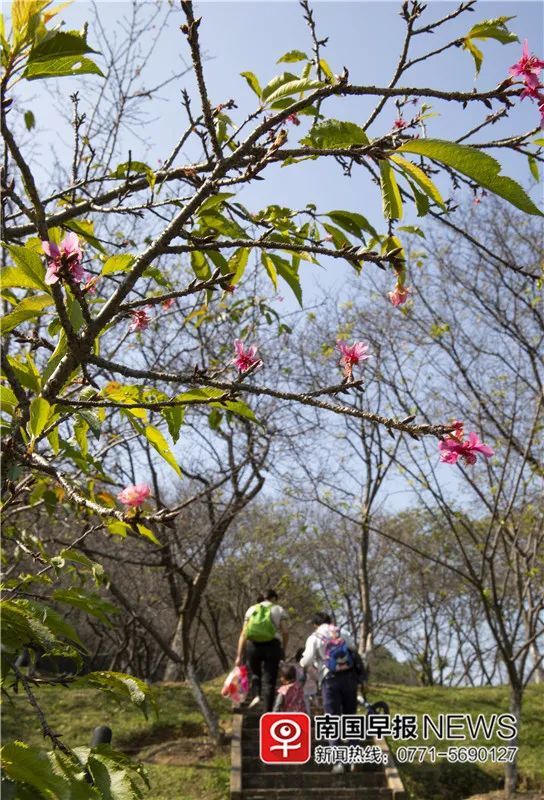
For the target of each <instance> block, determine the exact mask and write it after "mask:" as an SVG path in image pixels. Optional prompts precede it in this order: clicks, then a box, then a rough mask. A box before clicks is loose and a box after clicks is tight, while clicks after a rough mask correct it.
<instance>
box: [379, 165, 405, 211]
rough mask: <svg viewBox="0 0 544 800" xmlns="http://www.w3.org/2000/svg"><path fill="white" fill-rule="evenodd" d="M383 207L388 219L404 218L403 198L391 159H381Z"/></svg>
mask: <svg viewBox="0 0 544 800" xmlns="http://www.w3.org/2000/svg"><path fill="white" fill-rule="evenodd" d="M380 175H381V181H380V184H381V190H382V208H383V213H384V216H385V217H386V218H387V219H402V200H401V196H400V191H399V187H398V185H397V181H396V179H395V174H394V172H393V169H392V167H391V164H390V163H389V161H384V160H381V161H380Z"/></svg>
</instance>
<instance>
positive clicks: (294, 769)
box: [242, 755, 384, 775]
mask: <svg viewBox="0 0 544 800" xmlns="http://www.w3.org/2000/svg"><path fill="white" fill-rule="evenodd" d="M242 770H243V774H244V775H248V774H250V773H262V772H266V773H269V774H270V773H274V772H282V773H285V774H292V773H298V772H301V771H303V772H306V773H308V772H312V773H318V774H321V773H323V772H330V771H331V765H330V764H316V763H315V761H313V760H310V761H308V762H307V763H306V764H264V763H263V762H262V761H261V759H260V758H259V756H258V755H245V756H243V757H242ZM356 772H365V773H368V772H370V773H375V774H378V775H383V774H384V770H383V766H382V765H381V764H357V765H356Z"/></svg>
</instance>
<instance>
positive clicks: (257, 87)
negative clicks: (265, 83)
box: [240, 72, 263, 99]
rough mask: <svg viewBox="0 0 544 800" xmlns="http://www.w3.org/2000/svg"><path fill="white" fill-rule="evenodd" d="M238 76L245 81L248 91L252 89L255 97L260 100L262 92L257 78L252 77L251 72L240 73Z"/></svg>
mask: <svg viewBox="0 0 544 800" xmlns="http://www.w3.org/2000/svg"><path fill="white" fill-rule="evenodd" d="M240 75H241V76H242V78H245V79H246V81H247V82H248V85H249V87H250V89H253V91H254V92H255V94H256V95H257V97H258V98H259V99H260V97H261V95H262V93H263V90H262V89H261V84H260V83H259V81H258V79H257V76H256V75H254V74H253V72H241V73H240Z"/></svg>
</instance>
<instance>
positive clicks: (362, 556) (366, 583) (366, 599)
mask: <svg viewBox="0 0 544 800" xmlns="http://www.w3.org/2000/svg"><path fill="white" fill-rule="evenodd" d="M369 539H370V531H369V529H368V523H367V522H366V521H365V522H363V524H362V526H361V547H360V551H359V596H360V600H361V610H362V613H363V619H362V622H361V629H360V635H359V650H360V653H361V656H362V657H363V659H364V661H365V664H366V665H367V667H368V661H369V658H370V655H371V653H372V649H373V647H374V636H373V620H372V607H371V604H370V576H369V574H368V573H369V570H368V548H369Z"/></svg>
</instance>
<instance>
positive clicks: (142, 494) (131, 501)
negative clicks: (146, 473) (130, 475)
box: [117, 483, 151, 508]
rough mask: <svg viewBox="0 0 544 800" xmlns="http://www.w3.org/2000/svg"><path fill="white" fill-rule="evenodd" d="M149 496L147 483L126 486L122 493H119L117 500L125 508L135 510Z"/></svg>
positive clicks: (149, 491)
mask: <svg viewBox="0 0 544 800" xmlns="http://www.w3.org/2000/svg"><path fill="white" fill-rule="evenodd" d="M150 494H151V490H150V488H149V486H148V485H147V483H135V484H131V485H130V486H126V487H125V488H124V489H123V491H122V492H119V494H118V495H117V499H118V500H120V501H121V503H123V505H125V506H129V507H130V508H137V507H138V506H141V505H142V504H143V503H144V502H145V501H146V500H147V498H148V497H149V495H150Z"/></svg>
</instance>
